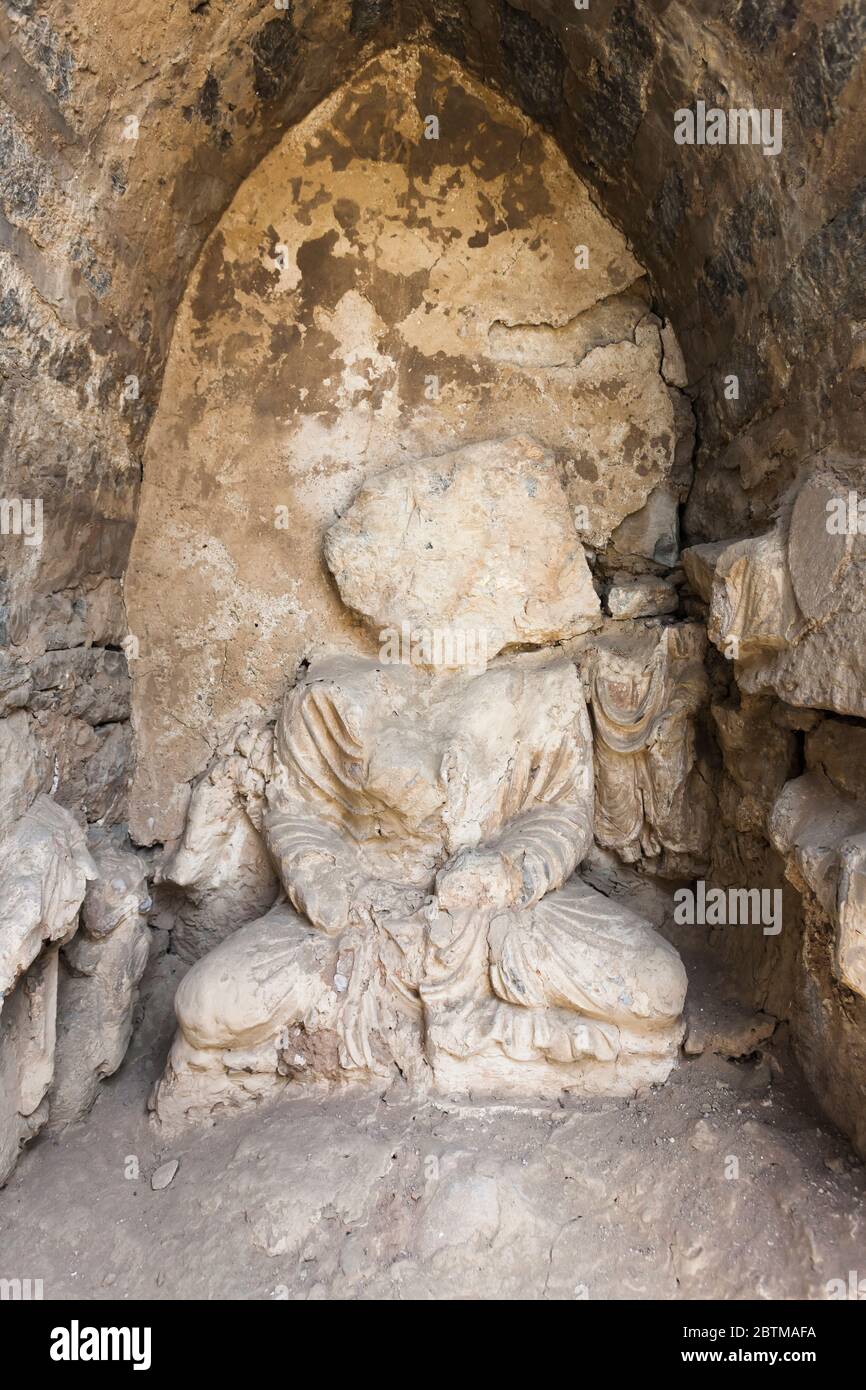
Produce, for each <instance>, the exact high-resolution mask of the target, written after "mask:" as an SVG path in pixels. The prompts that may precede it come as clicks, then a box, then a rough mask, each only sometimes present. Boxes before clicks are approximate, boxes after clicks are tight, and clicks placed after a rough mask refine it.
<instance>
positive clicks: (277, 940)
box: [153, 902, 339, 1120]
mask: <svg viewBox="0 0 866 1390" xmlns="http://www.w3.org/2000/svg"><path fill="white" fill-rule="evenodd" d="M338 951H339V944H338V941H337V940H335V939H334V938H333V937H329V936H326V935H325V934H324V933H323V932H321V931H319V930H317V929H316V928H315V927H313V926H311V925H310V923H309V922H307V921H306V920H305V919H304V918H303V917H300V916H299V915H298V913H297V912H295V910H294V908H292V907H291V906H290V904H288V903H286V902H280V903H277V905H276V906H275V907H273V908H271V910H270V912H268V913H267V915H266V916H264V917H261V918H259V920H258V921H256V922H251V923H250V924H249V925H248V926H245V927H240V928H239V929H238V931H236V932H234V933H233V935H231V936H229V937H227V938H226V940H225V941H223V942H221V943H220V945H219V946H217V947H216V949H215V950H213V951H211V952H210V954H209V955H207V956H204V957H203V958H202V959H201V960H199V961H197V962H196V964H195V965H194V966H193V967H192V969H191V970H190V971H189V973H188V974H187V975H186V976H185V977H184V979H183V980H182V981H181V984H180V987H179V989H178V991H177V995H176V998H175V1012H176V1014H177V1021H178V1032H177V1035H176V1037H175V1041H174V1044H173V1046H172V1050H171V1054H170V1057H169V1064H168V1067H167V1069H166V1073H165V1076H164V1077H163V1079H162V1080H161V1081H160V1083H159V1085H158V1087H157V1089H156V1092H155V1096H154V1101H153V1105H154V1108H155V1110H156V1111H157V1113H158V1114H159V1116H160V1118H161V1119H164V1120H169V1119H171V1120H174V1119H180V1118H183V1117H184V1116H186V1115H188V1114H190V1113H193V1112H201V1111H208V1110H212V1109H214V1108H215V1107H216V1106H217V1105H235V1104H239V1103H242V1102H243V1101H244V1100H245V1099H249V1098H250V1097H251V1096H258V1095H262V1094H264V1093H265V1092H267V1091H268V1090H272V1089H274V1087H275V1086H280V1085H282V1084H283V1081H284V1079H285V1076H286V1075H287V1074H289V1072H290V1070H291V1068H289V1069H288V1070H287V1069H286V1067H285V1066H284V1065H283V1062H282V1058H283V1055H284V1053H285V1050H286V1048H287V1046H288V1042H289V1034H290V1031H292V1030H297V1031H298V1032H299V1034H302V1035H304V1036H305V1037H306V1038H308V1039H311V1040H315V1041H314V1042H312V1043H310V1044H309V1046H308V1045H306V1044H304V1043H299V1044H298V1046H299V1047H300V1048H301V1052H300V1053H299V1054H298V1055H297V1056H296V1059H295V1060H296V1064H297V1066H298V1068H299V1069H300V1068H304V1067H306V1066H307V1065H310V1070H311V1072H312V1071H313V1070H314V1068H313V1066H312V1063H313V1060H314V1057H316V1058H318V1060H322V1058H323V1055H324V1054H325V1053H327V1052H328V1051H333V1052H334V1054H335V1055H336V1034H335V1033H334V1032H333V1027H334V1017H335V1013H336V1005H337V996H336V994H335V992H334V973H335V969H336V963H337V955H338ZM293 1051H294V1052H295V1053H297V1051H298V1048H297V1047H295V1048H294V1049H293ZM307 1051H309V1053H310V1054H311V1055H309V1056H307V1055H304V1054H305V1053H306V1052H307Z"/></svg>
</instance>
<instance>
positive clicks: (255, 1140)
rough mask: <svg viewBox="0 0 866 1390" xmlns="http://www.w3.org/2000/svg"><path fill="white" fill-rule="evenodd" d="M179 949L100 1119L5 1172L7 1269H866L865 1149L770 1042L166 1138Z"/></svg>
mask: <svg viewBox="0 0 866 1390" xmlns="http://www.w3.org/2000/svg"><path fill="white" fill-rule="evenodd" d="M689 967H690V978H691V981H692V984H691V1001H692V1002H691V1009H692V1013H693V1017H695V1016H699V1017H700V1018H701V1020H702V1026H703V1030H704V1032H705V1034H707V1035H709V1036H712V1035H713V1031H714V1029H715V1035H716V1038H717V1043H716V1045H717V1046H720V1047H721V1048H722V1050H725V1049H727V1050H728V1051H730V1050H731V1049H732V1044H731V1043H730V1042H727V1043H724V1042H722V1043H720V1042H719V1041H718V1039H719V1038H720V1036H721V1035H722V1034H723V1033H724V1032H725V1031H727V1032H728V1033H729V1034H730V1033H731V1032H732V1026H731V1016H730V1014H727V1015H726V1020H727V1021H726V1025H725V1028H720V1027H719V1026H717V1024H714V1020H718V1019H719V1018H720V1009H719V1005H718V1003H717V995H716V994H714V993H713V994H711V993H708V992H707V987H706V982H704V983H703V984H702V972H701V970H700V968H699V966H698V965H697V964H696V963H695V962H689ZM183 968H184V967H183V966H182V965H180V963H179V962H177V960H176V958H174V957H171V956H169V957H164V958H163V959H162V960H161V961H159V962H157V963H156V965H155V967H154V968H153V970H152V972H151V974H150V976H149V980H148V985H147V990H146V1007H145V1010H144V1018H143V1021H142V1024H141V1026H140V1028H139V1030H138V1032H137V1034H136V1037H135V1039H134V1041H133V1044H132V1047H131V1049H130V1054H129V1056H128V1058H127V1061H126V1062H125V1064H124V1066H123V1068H122V1069H121V1071H120V1073H119V1074H118V1075H117V1076H116V1077H115V1078H114V1079H113V1080H112V1081H110V1082H108V1083H107V1084H106V1086H105V1087H104V1089H103V1092H102V1094H101V1096H100V1098H99V1099H98V1101H97V1103H96V1108H95V1110H94V1111H93V1112H92V1114H91V1116H90V1118H89V1120H88V1121H87V1122H86V1123H84V1124H80V1125H77V1126H75V1127H73V1128H71V1129H69V1130H67V1131H66V1132H65V1134H63V1135H62V1136H60V1137H59V1138H52V1137H44V1138H40V1139H39V1140H37V1141H36V1142H35V1143H34V1144H33V1145H32V1146H31V1148H30V1149H29V1150H28V1151H27V1152H26V1153H25V1154H24V1155H23V1157H22V1160H21V1163H20V1164H19V1167H18V1170H17V1172H16V1173H15V1175H14V1176H13V1177H12V1179H11V1180H10V1181H9V1183H8V1185H7V1187H6V1188H5V1189H4V1190H3V1192H0V1275H2V1276H4V1277H21V1278H27V1277H30V1278H41V1279H42V1280H43V1281H44V1293H45V1297H46V1298H52V1297H54V1298H76V1297H84V1298H117V1297H120V1298H148V1299H152V1298H157V1299H172V1298H185V1299H189V1298H216V1299H219V1298H245V1299H257V1298H291V1299H306V1298H321V1299H329V1298H338V1299H339V1298H359V1299H429V1298H457V1299H462V1298H496V1297H502V1298H527V1299H536V1298H552V1299H565V1298H568V1299H574V1298H589V1299H624V1298H625V1299H627V1298H664V1299H694V1298H724V1299H738V1298H750V1297H759V1298H769V1299H776V1298H802V1297H808V1298H825V1297H827V1289H826V1285H827V1281H828V1280H831V1279H834V1278H841V1279H844V1280H845V1281H846V1282H847V1279H848V1273H849V1271H850V1270H858V1269H859V1270H861V1271H863V1272H866V1248H864V1247H866V1218H864V1215H863V1211H862V1208H861V1199H862V1195H863V1191H864V1170H863V1168H862V1166H861V1165H860V1164H859V1163H858V1161H857V1160H856V1159H855V1158H854V1157H853V1155H852V1154H851V1151H850V1149H849V1148H848V1147H847V1145H846V1144H845V1142H844V1141H843V1140H842V1139H841V1138H840V1137H839V1136H838V1135H836V1134H835V1133H834V1132H833V1131H831V1129H830V1128H829V1126H827V1125H826V1124H825V1123H822V1122H821V1121H820V1119H819V1118H817V1117H816V1115H815V1114H814V1113H813V1112H811V1111H810V1110H809V1109H808V1108H805V1107H804V1102H803V1097H802V1094H801V1092H800V1090H799V1087H798V1085H797V1083H796V1078H795V1076H794V1075H793V1072H792V1070H791V1067H790V1064H788V1063H786V1062H785V1060H784V1052H783V1051H782V1049H781V1048H780V1047H779V1046H778V1045H771V1047H772V1048H773V1050H771V1051H768V1052H766V1053H764V1054H762V1053H761V1052H760V1050H759V1051H758V1052H756V1053H754V1054H753V1055H752V1056H751V1057H750V1058H749V1059H748V1060H741V1061H736V1062H734V1061H730V1060H728V1059H726V1058H725V1057H723V1056H720V1055H713V1054H710V1053H705V1054H704V1055H702V1056H698V1057H693V1058H684V1059H683V1062H682V1064H681V1066H680V1067H679V1069H678V1070H677V1071H676V1072H675V1073H674V1075H673V1077H672V1079H671V1081H670V1082H669V1084H668V1085H667V1086H666V1087H665V1088H664V1089H662V1090H661V1091H657V1092H655V1093H653V1094H651V1095H649V1096H647V1097H646V1098H644V1099H640V1100H634V1101H621V1100H619V1101H613V1100H603V1101H594V1102H588V1101H582V1102H570V1103H568V1104H567V1105H566V1106H565V1107H564V1108H563V1107H557V1106H543V1107H531V1106H527V1107H515V1106H513V1105H491V1104H480V1103H479V1104H465V1103H463V1104H457V1103H453V1104H452V1103H449V1102H448V1101H447V1100H428V1101H425V1102H423V1103H421V1102H417V1103H413V1100H412V1098H411V1097H410V1096H407V1095H406V1094H399V1093H396V1092H392V1093H391V1094H390V1095H389V1096H387V1097H386V1098H385V1099H380V1098H378V1097H375V1098H373V1097H370V1096H347V1095H344V1096H342V1097H340V1098H333V1097H332V1098H330V1099H321V1098H318V1099H313V1098H308V1099H303V1098H299V1099H290V1100H284V1101H282V1102H281V1103H277V1104H276V1105H272V1106H271V1107H270V1108H262V1109H260V1110H259V1111H256V1112H253V1113H248V1114H246V1115H240V1116H235V1117H226V1118H224V1119H222V1120H220V1121H219V1122H217V1123H215V1124H214V1125H213V1126H212V1127H210V1128H207V1129H204V1130H198V1131H195V1130H193V1131H188V1132H186V1133H185V1134H184V1135H183V1136H182V1137H181V1138H180V1139H177V1138H175V1139H174V1140H172V1141H166V1139H165V1137H164V1136H162V1135H161V1134H160V1132H159V1131H158V1130H157V1129H155V1128H154V1127H153V1125H152V1122H151V1121H149V1120H148V1118H147V1116H146V1114H145V1109H144V1101H145V1096H146V1094H147V1091H148V1089H149V1086H150V1084H151V1081H152V1079H153V1077H154V1075H155V1074H156V1073H157V1071H158V1069H159V1067H160V1065H161V1060H162V1057H163V1055H164V1049H165V1046H166V1043H167V1038H168V1036H169V1031H170V1000H171V996H172V994H173V988H174V982H175V981H176V979H177V978H178V973H177V972H180V971H182V970H183ZM733 1031H734V1032H736V1031H737V1030H736V1027H734V1028H733ZM740 1033H741V1035H742V1036H744V1037H747V1036H748V1032H747V1030H744V1029H743V1027H742V1026H740ZM169 1159H177V1160H179V1165H180V1166H179V1169H178V1171H177V1174H176V1176H175V1177H174V1179H173V1181H172V1182H171V1184H170V1185H169V1186H168V1187H167V1188H165V1189H163V1190H160V1191H154V1190H152V1188H151V1183H150V1178H151V1176H152V1174H153V1172H154V1171H155V1170H156V1168H157V1167H158V1166H159V1165H160V1164H162V1163H164V1162H165V1161H167V1160H169ZM136 1161H137V1164H138V1177H135V1176H127V1174H134V1173H135V1163H136ZM736 1172H738V1176H733V1174H734V1173H736Z"/></svg>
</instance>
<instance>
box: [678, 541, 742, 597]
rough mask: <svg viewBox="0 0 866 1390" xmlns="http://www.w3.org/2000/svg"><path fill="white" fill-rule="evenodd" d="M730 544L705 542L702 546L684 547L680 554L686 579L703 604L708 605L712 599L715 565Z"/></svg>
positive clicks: (725, 542) (727, 542)
mask: <svg viewBox="0 0 866 1390" xmlns="http://www.w3.org/2000/svg"><path fill="white" fill-rule="evenodd" d="M730 544H731V542H730V541H707V542H705V543H704V544H703V545H689V546H686V548H685V550H684V551H683V552H682V562H683V568H684V569H685V572H686V577H687V579H688V581H689V583H690V585H691V586H692V588H693V589H694V591H695V593H696V594H697V595H698V597H699V598H702V599H703V600H704V603H709V602H710V599H711V598H712V594H713V578H714V576H715V573H716V563H717V561H718V559H719V556H720V555H721V554H722V553H723V551H725V550H727V549H728V547H729V545H730Z"/></svg>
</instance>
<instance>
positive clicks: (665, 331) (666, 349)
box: [660, 319, 689, 387]
mask: <svg viewBox="0 0 866 1390" xmlns="http://www.w3.org/2000/svg"><path fill="white" fill-rule="evenodd" d="M660 337H661V340H662V376H663V377H664V379H665V381H666V382H667V383H668V385H669V386H679V387H686V386H688V384H689V374H688V371H687V370H686V361H685V358H684V357H683V350H682V348H681V347H680V345H679V342H678V341H677V335H676V333H675V332H674V326H673V324H672V323H671V321H670V319H665V322H664V326H663V328H662V329H661V333H660Z"/></svg>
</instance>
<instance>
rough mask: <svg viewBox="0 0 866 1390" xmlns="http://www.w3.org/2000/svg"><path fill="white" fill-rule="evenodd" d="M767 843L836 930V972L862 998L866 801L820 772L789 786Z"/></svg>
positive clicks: (865, 981) (865, 988) (865, 993)
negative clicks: (811, 895) (770, 843)
mask: <svg viewBox="0 0 866 1390" xmlns="http://www.w3.org/2000/svg"><path fill="white" fill-rule="evenodd" d="M769 834H770V839H771V841H772V843H773V845H774V846H775V848H776V849H777V850H778V851H779V853H780V854H782V855H783V856H784V857H785V873H786V876H787V877H788V878H789V879H790V881H791V882H792V883H793V884H794V886H795V887H797V888H799V889H800V890H801V891H802V890H803V887H804V886H805V887H806V888H808V889H810V890H811V892H812V893H813V894H814V895H815V897H816V898H817V900H818V902H819V903H820V905H821V907H822V908H823V910H824V912H825V913H826V915H827V916H828V917H829V919H830V921H831V922H832V923H833V924H834V926H835V928H836V939H835V946H834V968H835V970H836V973H837V975H838V977H839V979H840V980H841V981H842V983H843V984H845V985H846V986H847V987H848V988H849V989H852V990H854V992H855V993H857V994H859V995H861V996H862V997H863V998H866V801H862V800H860V801H857V800H855V799H853V798H852V797H849V796H846V795H843V794H841V793H840V792H839V791H837V789H836V788H835V787H834V786H833V784H832V782H830V781H829V780H828V778H827V777H825V776H824V774H823V773H822V772H807V773H804V775H803V776H802V777H798V778H796V779H795V780H794V781H792V782H788V783H787V784H786V786H785V787H784V788H783V790H782V793H781V795H780V796H779V798H778V800H777V801H776V803H775V805H774V807H773V812H772V815H771V818H770V824H769Z"/></svg>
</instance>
